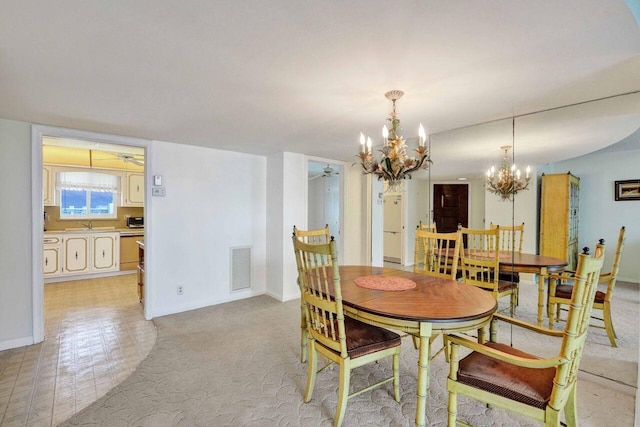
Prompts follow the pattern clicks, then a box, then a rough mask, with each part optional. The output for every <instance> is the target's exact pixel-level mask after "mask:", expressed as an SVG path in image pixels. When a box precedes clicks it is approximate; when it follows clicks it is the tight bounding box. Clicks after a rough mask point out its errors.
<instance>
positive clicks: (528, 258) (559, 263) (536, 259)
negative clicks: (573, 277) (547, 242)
mask: <svg viewBox="0 0 640 427" xmlns="http://www.w3.org/2000/svg"><path fill="white" fill-rule="evenodd" d="M500 263H501V264H511V263H513V265H516V266H522V267H538V268H540V267H547V268H549V269H558V268H564V267H566V266H567V261H565V260H563V259H560V258H554V257H550V256H544V255H536V254H527V253H517V252H515V253H514V254H513V258H511V257H509V259H508V260H502V259H501V260H500Z"/></svg>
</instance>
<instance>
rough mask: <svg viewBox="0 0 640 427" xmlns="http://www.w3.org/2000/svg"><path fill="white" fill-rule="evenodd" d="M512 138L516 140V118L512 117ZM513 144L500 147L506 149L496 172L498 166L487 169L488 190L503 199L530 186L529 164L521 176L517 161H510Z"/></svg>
mask: <svg viewBox="0 0 640 427" xmlns="http://www.w3.org/2000/svg"><path fill="white" fill-rule="evenodd" d="M511 126H512V127H511V129H512V140H513V141H514V140H515V118H514V119H512V123H511ZM511 147H512V146H511V145H503V146H502V147H500V149H501V150H503V151H504V157H503V158H502V164H501V165H500V169H499V170H498V171H497V173H496V168H495V167H494V166H492V167H491V169H489V170H488V171H487V191H489V192H491V193H494V194H497V195H498V196H500V198H501V199H502V201H507V200H512V197H513V196H515V195H516V194H517V193H518V191H521V190H527V189H528V188H527V187H528V186H529V179H530V178H529V173H530V172H531V168H530V167H529V166H527V169H526V175H525V176H524V178H522V177H521V173H520V169H517V168H516V165H515V163H511V162H510V161H509V154H508V153H509V150H510V149H511Z"/></svg>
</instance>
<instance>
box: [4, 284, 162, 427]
mask: <svg viewBox="0 0 640 427" xmlns="http://www.w3.org/2000/svg"><path fill="white" fill-rule="evenodd" d="M44 317H45V340H44V341H43V342H41V343H39V344H35V345H31V346H26V347H20V348H16V349H11V350H5V351H2V352H0V426H2V427H9V426H29V427H36V426H38V427H39V426H47V427H49V426H55V425H57V424H58V423H60V422H62V421H64V420H65V419H67V418H69V417H70V416H71V415H73V414H75V413H76V412H78V411H80V410H81V409H83V408H84V407H86V406H88V405H89V404H91V403H92V402H94V401H96V400H97V399H98V398H100V397H101V396H103V395H104V394H106V393H107V391H109V390H110V389H112V388H113V387H115V386H116V385H118V384H120V383H121V382H122V381H123V380H124V379H125V378H127V377H128V376H129V375H130V374H131V373H132V372H133V371H134V369H135V368H136V367H137V366H138V365H139V364H140V362H141V361H142V360H143V359H144V358H145V357H146V356H147V355H148V354H149V351H150V350H151V348H152V347H153V344H154V343H155V340H156V329H155V326H154V325H153V322H151V321H146V320H144V315H143V308H142V305H141V304H140V303H139V302H138V296H137V284H136V276H135V274H133V275H123V276H115V277H108V278H98V279H91V280H76V281H70V282H60V283H48V284H45V286H44Z"/></svg>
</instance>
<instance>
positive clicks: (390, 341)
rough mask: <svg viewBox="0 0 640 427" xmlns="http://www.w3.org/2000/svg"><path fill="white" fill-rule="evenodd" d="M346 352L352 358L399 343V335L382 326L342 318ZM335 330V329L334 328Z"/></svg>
mask: <svg viewBox="0 0 640 427" xmlns="http://www.w3.org/2000/svg"><path fill="white" fill-rule="evenodd" d="M344 329H345V332H346V335H347V353H348V354H349V357H351V358H352V359H354V358H356V357H360V356H364V355H365V354H369V353H375V352H376V351H380V350H385V349H387V348H393V347H396V346H399V345H401V341H400V335H398V334H396V333H395V332H391V331H389V330H387V329H384V328H379V327H377V326H373V325H369V324H367V323H362V322H360V321H358V320H355V319H352V318H350V317H346V316H345V318H344ZM336 330H337V329H336Z"/></svg>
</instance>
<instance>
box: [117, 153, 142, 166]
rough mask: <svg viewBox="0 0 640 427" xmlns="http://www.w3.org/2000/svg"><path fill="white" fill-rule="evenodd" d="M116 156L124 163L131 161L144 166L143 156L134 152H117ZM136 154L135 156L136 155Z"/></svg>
mask: <svg viewBox="0 0 640 427" xmlns="http://www.w3.org/2000/svg"><path fill="white" fill-rule="evenodd" d="M117 156H118V158H120V159H122V161H123V162H125V163H133V164H134V165H137V166H144V156H140V155H136V154H127V153H118V155H117ZM136 156H137V157H136Z"/></svg>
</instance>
